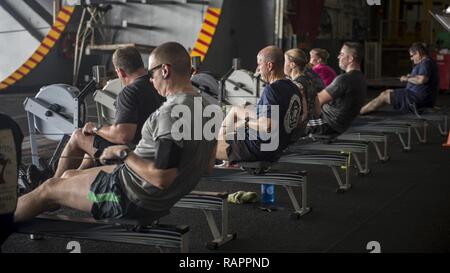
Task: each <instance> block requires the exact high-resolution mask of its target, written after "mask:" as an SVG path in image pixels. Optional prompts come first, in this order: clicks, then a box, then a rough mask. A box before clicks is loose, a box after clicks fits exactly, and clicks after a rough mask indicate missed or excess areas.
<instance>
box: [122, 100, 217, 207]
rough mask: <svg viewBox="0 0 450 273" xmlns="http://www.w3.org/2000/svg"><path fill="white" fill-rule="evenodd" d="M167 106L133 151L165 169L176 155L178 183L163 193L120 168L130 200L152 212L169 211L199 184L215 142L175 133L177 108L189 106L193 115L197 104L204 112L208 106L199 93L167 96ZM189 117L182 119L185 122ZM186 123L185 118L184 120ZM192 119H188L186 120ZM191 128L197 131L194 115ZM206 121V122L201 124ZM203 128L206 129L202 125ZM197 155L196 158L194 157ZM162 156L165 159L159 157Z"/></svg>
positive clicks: (145, 129)
mask: <svg viewBox="0 0 450 273" xmlns="http://www.w3.org/2000/svg"><path fill="white" fill-rule="evenodd" d="M166 99H167V101H166V103H164V104H163V106H161V108H159V109H158V110H157V111H156V112H155V113H154V114H153V115H152V116H151V117H150V118H149V119H148V120H147V122H146V123H145V124H144V127H143V128H142V139H141V141H140V142H139V144H138V145H137V146H136V149H135V150H134V154H136V155H137V156H139V157H141V158H144V159H147V160H151V161H154V162H155V167H157V168H162V169H164V168H166V166H164V162H163V161H164V158H165V157H167V156H170V154H171V151H175V152H174V153H175V154H176V155H177V157H178V158H177V159H174V161H177V162H176V163H175V162H173V163H172V164H173V166H172V167H175V166H176V167H177V169H178V172H177V175H176V178H175V180H174V181H173V182H172V183H171V185H170V186H169V187H167V188H165V189H164V190H161V189H160V188H158V187H157V186H155V185H152V184H150V183H148V182H147V181H145V179H143V178H141V177H140V176H139V175H138V174H136V173H135V172H134V171H133V169H132V168H130V167H129V166H128V165H127V164H125V165H123V166H122V167H120V170H119V173H120V182H121V183H122V187H123V189H124V190H125V192H126V195H127V198H128V199H129V200H131V201H132V202H133V203H134V204H136V205H137V206H139V207H142V208H146V209H148V210H152V211H165V210H168V209H170V208H171V207H172V206H173V205H174V204H175V203H176V202H177V201H178V200H179V199H180V198H181V197H182V196H183V195H186V194H187V193H189V192H190V191H191V190H192V189H193V188H194V187H195V185H197V183H198V181H199V179H200V177H201V176H202V175H203V174H204V173H205V167H206V166H208V162H209V160H210V156H208V155H211V152H212V150H213V149H214V146H215V141H207V140H205V139H202V140H194V132H193V130H191V135H189V137H188V139H181V140H180V138H182V136H180V135H177V134H176V133H175V132H172V130H173V128H175V126H174V124H175V123H176V122H180V121H181V120H180V118H179V117H172V113H177V112H178V111H177V110H174V108H176V107H178V106H180V105H183V106H187V108H185V110H188V109H189V111H188V112H189V113H194V104H197V105H202V110H203V109H204V107H205V106H206V105H207V102H206V100H202V97H201V96H200V94H191V93H185V92H181V93H179V94H174V95H170V96H168V97H166ZM185 118H186V117H185V116H183V119H185ZM185 120H186V119H185ZM187 120H189V119H187ZM190 120H191V124H189V125H190V128H194V124H193V122H194V116H193V115H192V116H191V118H190ZM206 121H207V120H205V119H203V122H202V125H204V124H205V123H206ZM202 128H203V126H202ZM194 155H195V156H194ZM159 157H163V158H159Z"/></svg>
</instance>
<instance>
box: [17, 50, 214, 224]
mask: <svg viewBox="0 0 450 273" xmlns="http://www.w3.org/2000/svg"><path fill="white" fill-rule="evenodd" d="M149 67H150V70H149V74H150V76H151V79H150V80H151V81H152V82H153V84H154V86H155V88H156V90H157V91H158V93H159V94H160V95H162V96H163V97H166V102H165V103H164V104H163V105H162V106H161V107H160V108H159V109H157V110H156V111H155V112H154V113H153V114H151V115H150V117H149V118H148V119H147V120H146V122H145V124H144V125H143V128H142V138H141V140H140V141H139V143H138V144H137V146H136V148H135V149H134V150H130V148H129V147H128V146H126V145H116V146H110V147H108V148H106V149H105V150H104V151H103V154H102V155H101V157H100V161H101V162H102V163H108V162H110V161H119V164H118V165H110V166H102V167H97V168H92V169H88V170H82V171H78V172H71V173H68V174H67V175H64V176H63V178H51V179H49V180H47V181H46V182H45V183H43V184H42V185H41V186H39V187H38V188H37V189H35V190H34V191H32V192H31V193H29V194H26V195H23V196H22V197H20V198H19V201H18V205H17V209H16V211H15V214H14V217H15V218H14V220H15V222H22V221H26V220H28V219H31V218H32V217H34V216H36V215H38V214H40V213H42V212H44V211H47V210H52V209H55V208H58V207H59V206H65V207H69V208H73V209H77V210H81V211H85V212H90V213H91V214H92V216H93V217H94V218H95V219H112V218H114V219H118V218H129V219H140V220H145V221H151V220H155V219H157V218H159V217H161V216H163V215H165V214H167V213H168V210H169V209H170V208H171V207H172V206H173V205H174V204H175V203H176V202H178V200H179V199H180V198H181V197H182V196H184V195H186V194H187V193H189V192H191V191H192V189H193V188H194V187H195V186H196V185H197V183H198V182H199V181H200V178H201V176H202V175H203V174H205V173H206V172H210V171H211V170H212V168H213V166H214V160H215V147H216V141H215V140H214V139H213V140H207V139H206V138H205V137H203V136H201V137H200V139H199V138H194V134H195V132H194V130H192V128H194V127H193V126H194V125H193V123H194V118H195V114H194V112H195V111H194V104H196V103H195V102H196V101H197V100H199V101H200V102H201V103H200V106H201V109H197V107H198V106H197V104H196V106H195V107H196V110H201V111H203V110H204V108H205V107H206V106H207V102H206V101H205V100H202V99H201V95H200V94H199V92H198V91H197V90H195V89H194V87H193V86H192V84H191V81H190V76H191V75H190V71H191V70H190V69H191V65H190V57H189V54H188V52H187V51H186V49H185V48H184V47H183V46H182V45H180V44H178V43H173V42H171V43H165V44H163V45H161V46H159V47H157V48H156V49H154V50H153V52H152V53H151V54H150V58H149ZM179 109H187V110H188V111H183V113H181V114H182V115H176V114H177V113H178V110H179ZM185 120H189V121H191V122H192V123H191V124H190V125H191V127H190V128H185V129H186V130H188V131H187V132H188V134H187V136H186V135H185V134H184V133H183V132H180V133H181V136H183V137H182V138H179V137H178V135H177V134H174V133H173V130H172V128H174V127H176V126H175V124H176V123H180V121H181V122H182V121H185ZM208 121H209V118H206V117H205V118H203V119H200V120H198V119H197V120H195V122H201V123H202V128H203V126H204V125H205V124H206V122H208ZM188 127H189V126H188ZM183 130H184V129H183ZM150 223H151V222H150Z"/></svg>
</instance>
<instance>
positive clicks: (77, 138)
mask: <svg viewBox="0 0 450 273" xmlns="http://www.w3.org/2000/svg"><path fill="white" fill-rule="evenodd" d="M85 137H86V136H85V135H83V131H82V129H80V128H78V129H76V130H75V131H74V132H73V133H72V136H71V137H70V140H69V143H71V144H79V143H81V141H82V140H83V139H84V138H85Z"/></svg>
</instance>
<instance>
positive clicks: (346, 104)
mask: <svg viewBox="0 0 450 273" xmlns="http://www.w3.org/2000/svg"><path fill="white" fill-rule="evenodd" d="M325 90H326V92H328V94H330V96H331V97H332V98H333V100H332V101H331V102H330V103H328V104H325V105H323V106H322V118H323V120H324V121H325V122H327V123H328V124H329V125H330V126H331V128H333V129H334V130H335V131H337V132H340V133H343V132H345V131H346V130H347V129H348V128H349V127H350V125H351V123H352V122H353V120H354V119H355V118H356V117H357V116H358V114H359V111H360V110H361V107H362V106H363V105H364V102H365V101H366V92H367V85H366V78H365V76H364V74H363V73H362V72H361V71H359V70H352V71H350V72H348V73H345V74H342V75H339V76H338V77H336V78H335V79H334V81H333V82H332V83H331V84H330V85H329V86H328V87H326V88H325Z"/></svg>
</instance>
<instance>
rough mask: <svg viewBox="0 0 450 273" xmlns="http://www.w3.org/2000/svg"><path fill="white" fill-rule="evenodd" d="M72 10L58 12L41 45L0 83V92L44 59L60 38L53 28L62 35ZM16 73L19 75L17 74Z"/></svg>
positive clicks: (67, 8)
mask: <svg viewBox="0 0 450 273" xmlns="http://www.w3.org/2000/svg"><path fill="white" fill-rule="evenodd" d="M74 10H75V7H64V8H63V10H61V11H60V12H59V14H58V16H57V20H56V21H55V23H54V24H53V26H52V28H51V29H50V31H49V32H48V33H47V35H46V36H45V38H44V39H43V40H42V42H41V45H40V46H39V47H38V49H37V50H36V51H35V52H34V53H33V54H32V55H31V57H30V58H29V59H28V60H27V61H26V62H25V63H24V64H23V65H22V66H21V67H19V68H18V69H17V70H16V71H14V72H13V73H12V74H11V75H10V76H9V77H7V78H6V79H5V80H3V81H2V82H0V90H2V89H5V88H7V87H9V86H10V85H12V84H14V83H15V82H16V81H17V80H20V79H22V78H23V77H24V76H26V75H27V74H28V73H30V72H31V70H30V68H31V69H34V68H35V67H36V66H37V65H38V64H39V63H40V62H41V61H42V60H43V59H44V57H45V56H46V55H47V54H48V53H49V51H50V50H49V49H48V48H50V49H51V48H53V47H54V46H55V41H54V40H58V39H59V38H60V37H61V34H60V33H58V32H57V31H55V30H53V28H56V29H58V30H60V31H61V33H62V32H63V31H64V29H65V28H66V24H67V23H68V22H69V21H70V18H71V16H72V13H73V12H74ZM49 37H50V38H49ZM18 71H19V72H21V73H19V72H18Z"/></svg>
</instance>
